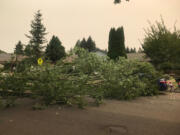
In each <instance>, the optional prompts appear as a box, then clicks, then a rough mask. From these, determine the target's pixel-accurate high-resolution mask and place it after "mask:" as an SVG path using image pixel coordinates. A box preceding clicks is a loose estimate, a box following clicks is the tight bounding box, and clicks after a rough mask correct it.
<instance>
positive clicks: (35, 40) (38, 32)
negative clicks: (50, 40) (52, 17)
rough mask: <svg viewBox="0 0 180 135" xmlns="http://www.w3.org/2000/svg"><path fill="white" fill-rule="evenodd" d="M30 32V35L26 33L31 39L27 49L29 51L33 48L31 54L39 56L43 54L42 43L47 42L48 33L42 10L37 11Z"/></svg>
mask: <svg viewBox="0 0 180 135" xmlns="http://www.w3.org/2000/svg"><path fill="white" fill-rule="evenodd" d="M29 33H30V35H26V36H27V37H28V38H29V39H30V41H29V45H28V47H27V50H28V51H29V50H30V48H31V55H32V56H33V57H35V58H38V57H40V56H41V55H42V49H43V47H42V44H43V43H45V42H46V39H45V35H46V34H47V33H46V28H45V27H44V25H43V24H42V14H41V12H40V10H38V11H37V13H35V16H34V20H33V21H32V22H31V30H30V31H29ZM28 51H27V52H28ZM28 54H29V53H28Z"/></svg>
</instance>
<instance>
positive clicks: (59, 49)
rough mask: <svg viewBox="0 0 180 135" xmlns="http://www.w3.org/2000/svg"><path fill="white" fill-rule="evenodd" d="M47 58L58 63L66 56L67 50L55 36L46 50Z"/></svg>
mask: <svg viewBox="0 0 180 135" xmlns="http://www.w3.org/2000/svg"><path fill="white" fill-rule="evenodd" d="M45 54H46V57H47V58H49V59H50V60H52V61H53V62H56V61H57V60H59V59H61V58H62V57H64V56H65V55H66V53H65V49H64V47H63V46H62V44H61V41H60V40H59V38H58V37H56V36H53V37H52V39H51V40H50V42H49V44H48V45H47V48H46V52H45Z"/></svg>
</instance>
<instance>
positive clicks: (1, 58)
mask: <svg viewBox="0 0 180 135" xmlns="http://www.w3.org/2000/svg"><path fill="white" fill-rule="evenodd" d="M25 57H26V56H22V55H19V56H18V57H17V60H18V61H21V60H23V59H24V58H25ZM12 60H13V61H15V60H16V56H15V55H14V54H10V53H1V54H0V64H3V63H5V62H7V61H12Z"/></svg>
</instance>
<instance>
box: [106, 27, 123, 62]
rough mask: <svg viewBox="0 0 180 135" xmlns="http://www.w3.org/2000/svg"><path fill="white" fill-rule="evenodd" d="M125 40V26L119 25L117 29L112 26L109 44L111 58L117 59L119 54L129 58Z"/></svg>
mask: <svg viewBox="0 0 180 135" xmlns="http://www.w3.org/2000/svg"><path fill="white" fill-rule="evenodd" d="M124 42H125V37H124V29H123V27H119V28H118V29H117V30H116V29H115V28H111V30H110V32H109V44H108V56H109V57H110V58H111V59H117V58H118V57H119V56H122V57H125V58H127V55H126V50H125V43H124Z"/></svg>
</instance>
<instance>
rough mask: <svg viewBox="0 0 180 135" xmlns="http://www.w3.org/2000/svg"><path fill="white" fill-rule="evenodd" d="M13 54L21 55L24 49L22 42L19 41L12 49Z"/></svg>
mask: <svg viewBox="0 0 180 135" xmlns="http://www.w3.org/2000/svg"><path fill="white" fill-rule="evenodd" d="M14 54H16V55H23V54H24V50H23V44H22V43H21V41H19V42H18V43H17V45H16V47H15V49H14Z"/></svg>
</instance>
